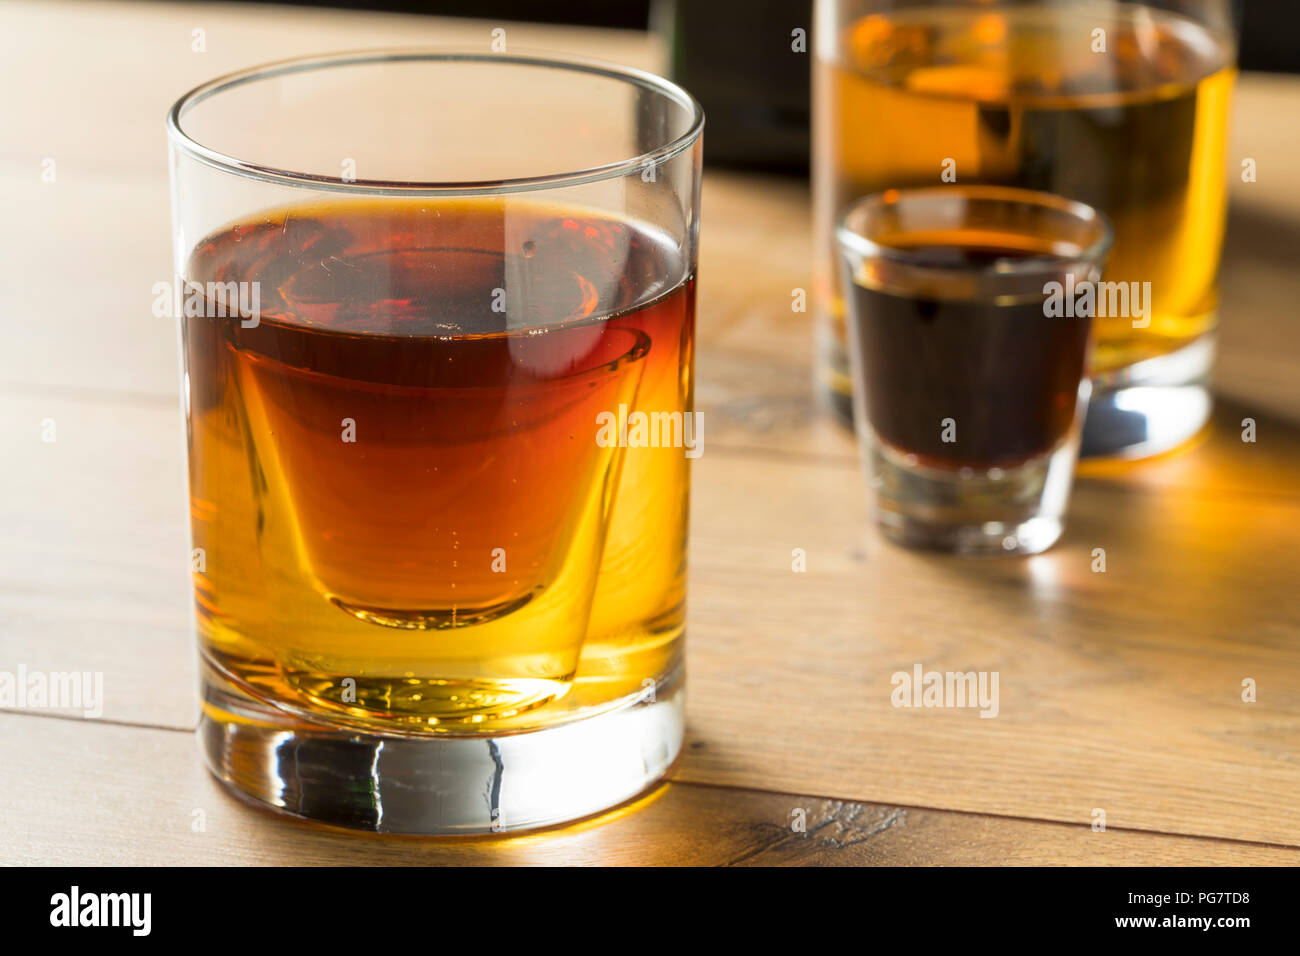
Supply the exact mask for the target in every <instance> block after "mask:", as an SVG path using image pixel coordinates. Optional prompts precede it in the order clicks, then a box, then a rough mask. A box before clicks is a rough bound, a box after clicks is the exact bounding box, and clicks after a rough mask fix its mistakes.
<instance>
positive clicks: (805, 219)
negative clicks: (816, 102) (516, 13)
mask: <svg viewBox="0 0 1300 956" xmlns="http://www.w3.org/2000/svg"><path fill="white" fill-rule="evenodd" d="M498 25H499V24H491V23H486V22H479V21H443V20H433V19H411V18H405V17H398V16H389V15H371V14H359V13H326V12H321V11H305V10H290V9H287V8H262V7H253V6H247V7H246V6H223V5H198V4H196V5H183V6H182V5H168V4H124V3H86V4H70V3H69V4H65V3H21V4H4V5H0V51H2V52H3V56H2V57H0V115H3V116H4V117H5V122H4V125H3V126H0V209H3V210H4V211H5V213H6V214H7V215H6V217H5V222H6V228H4V229H3V230H0V270H3V271H2V273H0V342H3V345H0V450H2V451H3V466H2V467H0V670H10V671H12V670H13V669H15V668H16V667H17V666H18V665H19V664H22V665H23V666H26V667H28V668H30V669H38V670H46V671H60V670H82V671H84V670H91V671H102V672H103V673H104V680H105V695H106V702H105V711H104V715H103V717H102V718H101V719H99V720H95V721H83V720H78V719H70V718H68V717H66V716H61V715H55V714H51V713H48V712H33V713H22V714H17V713H9V714H0V768H2V769H0V862H5V863H51V862H62V863H76V864H96V863H117V862H138V863H195V864H199V863H252V864H273V863H322V864H331V863H365V862H375V863H414V864H419V863H426V864H428V863H437V864H456V865H473V864H481V863H489V864H490V863H607V864H632V863H649V864H666V863H699V864H718V865H756V864H771V865H786V864H826V865H836V864H960V863H980V864H998V863H1104V864H1136V863H1209V864H1220V863H1273V864H1277V863H1281V864H1288V865H1294V864H1295V863H1297V862H1300V849H1296V848H1297V847H1300V808H1298V807H1297V801H1296V799H1295V797H1296V794H1297V793H1300V602H1297V595H1298V594H1300V587H1297V585H1298V583H1300V570H1298V569H1300V561H1298V560H1297V559H1298V558H1300V547H1298V546H1297V536H1298V534H1300V375H1297V374H1296V371H1295V370H1296V368H1297V362H1298V361H1300V318H1298V317H1297V310H1298V308H1300V305H1298V304H1300V269H1297V267H1296V266H1297V249H1300V241H1297V240H1298V239H1300V193H1298V192H1297V190H1296V187H1295V185H1294V184H1295V182H1297V181H1300V142H1297V133H1296V129H1297V127H1296V124H1295V122H1294V116H1295V114H1296V108H1297V106H1298V105H1300V80H1296V79H1292V78H1285V77H1266V76H1252V75H1246V76H1244V77H1243V78H1242V80H1241V82H1240V85H1239V90H1238V96H1237V102H1236V105H1235V108H1234V109H1235V120H1234V129H1235V133H1234V138H1233V141H1232V144H1231V146H1230V162H1229V167H1230V168H1233V167H1235V165H1236V164H1237V158H1238V157H1245V156H1249V157H1252V158H1255V159H1256V161H1257V164H1258V169H1259V177H1258V181H1257V182H1255V183H1241V182H1234V183H1233V186H1232V203H1233V205H1232V213H1231V216H1230V223H1229V237H1228V243H1227V251H1226V254H1225V259H1224V267H1223V277H1222V285H1223V319H1222V328H1221V338H1220V345H1221V350H1220V358H1219V362H1218V367H1217V372H1216V376H1217V377H1216V382H1215V387H1216V392H1217V393H1218V396H1219V399H1218V404H1217V406H1216V413H1215V417H1214V420H1213V422H1212V424H1211V426H1210V427H1209V428H1208V429H1206V431H1205V432H1204V433H1203V434H1202V435H1201V436H1199V437H1198V438H1197V439H1196V440H1194V441H1192V442H1190V443H1188V445H1187V446H1185V447H1183V448H1181V449H1178V450H1177V451H1175V452H1173V453H1170V454H1167V455H1164V456H1161V457H1160V458H1158V459H1154V460H1151V461H1147V462H1141V463H1136V464H1133V463H1124V464H1119V463H1089V464H1087V465H1085V466H1084V467H1083V469H1082V471H1081V475H1080V480H1079V482H1078V484H1077V486H1076V491H1075V497H1074V501H1073V507H1072V513H1071V519H1070V525H1069V527H1068V529H1067V532H1066V535H1065V537H1064V539H1063V540H1062V542H1061V543H1060V544H1059V545H1058V546H1057V547H1056V548H1055V549H1053V550H1052V551H1051V552H1049V553H1048V554H1045V555H1040V556H1037V557H1033V558H1027V559H1013V560H993V561H962V560H957V559H949V558H942V557H935V556H929V555H921V554H914V553H910V552H907V551H903V550H900V549H898V548H895V547H892V546H890V545H888V544H887V543H885V542H883V541H882V540H881V539H880V538H879V537H878V536H877V535H876V534H875V532H874V531H873V530H872V529H871V527H870V525H869V524H868V521H867V507H866V497H865V486H864V482H863V480H862V478H861V475H860V473H859V470H858V464H857V455H856V450H855V448H854V444H853V441H852V439H851V436H850V435H848V434H847V433H846V432H845V431H844V430H843V429H842V428H841V427H840V426H839V425H838V424H836V423H835V422H834V421H833V420H832V419H831V418H830V416H829V415H828V413H827V412H826V411H825V410H824V409H823V408H822V407H821V405H820V403H819V401H818V399H817V398H816V395H815V392H814V390H813V387H812V381H811V358H812V351H813V349H812V330H811V320H810V316H809V315H808V314H801V313H796V312H793V311H792V309H791V302H792V296H793V293H794V290H796V289H800V288H802V289H807V288H809V286H810V265H811V263H810V256H811V245H810V223H809V208H808V193H807V187H806V185H805V184H802V183H798V182H792V181H789V180H777V179H768V178H764V177H756V176H743V175H737V174H724V173H717V172H710V173H709V174H707V175H706V179H705V192H704V211H703V228H702V248H701V269H700V277H701V278H700V301H699V335H700V338H699V359H698V391H697V399H698V407H699V408H700V409H701V410H702V411H703V412H704V414H705V420H706V423H707V431H706V447H705V454H704V455H703V456H702V457H701V458H700V459H699V460H698V462H697V464H696V470H695V473H694V493H693V502H692V509H693V512H692V521H693V526H692V540H691V581H690V603H689V638H688V672H689V704H688V745H687V750H686V753H685V755H684V757H683V758H682V760H681V762H680V763H679V765H678V768H677V770H676V772H675V775H674V778H673V782H672V783H670V784H669V785H667V786H666V787H663V788H661V789H660V790H659V791H656V792H655V793H654V794H652V795H651V796H649V797H647V798H645V799H643V800H641V801H640V802H639V803H637V804H635V805H633V806H632V807H629V808H622V809H620V810H618V811H615V812H612V813H610V814H606V815H605V816H603V817H601V818H598V819H596V820H592V821H587V822H584V823H582V824H579V825H577V826H574V827H570V828H566V829H564V830H558V831H550V832H546V833H541V834H535V835H530V836H525V837H517V838H511V839H506V840H498V841H490V840H489V841H484V840H476V841H463V840H462V841H454V842H438V841H430V840H417V839H411V838H380V837H371V836H361V835H356V834H348V833H343V832H339V831H331V830H326V829H322V828H316V827H311V826H308V825H305V824H301V823H296V822H290V821H286V820H283V819H280V818H276V817H274V816H272V815H270V814H268V813H265V812H262V811H259V810H255V809H252V808H250V807H248V806H246V805H245V804H243V803H241V802H239V801H237V800H235V799H234V798H232V797H229V796H228V795H227V794H226V793H225V792H224V791H222V790H221V788H220V787H219V786H218V785H217V784H216V783H215V782H214V781H212V780H211V779H210V778H209V777H208V775H207V774H206V772H205V771H204V770H203V769H202V767H201V764H200V761H199V757H198V752H197V748H196V746H195V743H194V740H193V737H192V734H191V733H190V731H192V729H193V727H194V724H195V716H196V713H195V706H196V705H195V695H194V689H195V682H196V679H195V669H194V660H195V651H194V647H193V641H192V636H191V632H190V621H189V614H190V606H189V593H188V586H189V585H188V575H187V565H186V559H187V554H186V546H187V545H186V533H185V520H186V512H185V493H184V463H183V458H182V450H183V446H182V430H181V419H180V411H179V407H178V401H177V372H176V341H175V339H176V333H175V328H174V326H173V324H172V323H171V321H170V320H166V319H158V318H155V317H154V316H153V315H152V314H151V312H150V306H151V303H152V298H153V296H152V294H151V288H152V285H153V283H155V282H157V281H160V280H163V279H167V278H169V277H170V275H171V263H170V255H171V252H170V242H169V228H170V225H169V222H170V220H169V212H168V196H167V180H166V150H165V140H164V136H163V132H162V118H163V115H164V113H165V111H166V108H167V107H168V105H170V103H171V101H172V100H173V99H175V97H176V96H177V95H179V94H180V93H181V92H183V91H184V90H185V89H188V88H189V87H191V86H193V85H195V84H197V83H198V82H200V81H202V80H204V79H207V78H210V77H212V76H215V75H218V74H220V73H223V72H226V71H229V70H232V69H236V68H240V67H244V66H247V65H250V64H253V63H256V62H260V61H265V60H271V59H277V58H282V57H286V56H291V55H296V54H300V53H307V52H321V51H327V50H332V49H343V48H355V47H366V46H382V45H386V44H395V43H397V44H405V45H409V44H415V43H457V44H466V43H468V44H473V43H480V44H483V45H486V43H487V38H488V37H489V35H490V34H489V31H490V30H491V28H492V27H493V26H498ZM505 26H507V29H508V33H509V36H510V37H511V42H512V43H517V44H518V45H519V46H529V47H534V48H542V49H551V50H560V51H567V52H573V53H582V54H587V55H595V56H600V57H602V58H605V59H610V60H616V61H621V62H625V63H630V64H632V65H637V66H643V67H649V68H652V69H657V68H660V67H661V63H662V59H661V51H660V49H659V48H658V46H657V44H656V42H655V41H654V39H653V38H650V37H647V36H644V35H640V34H635V33H631V32H613V31H596V30H572V29H559V28H553V27H537V26H529V25H522V24H521V25H515V24H508V25H505ZM196 28H202V29H204V30H205V35H206V43H207V52H206V53H203V54H196V53H193V52H192V51H191V49H190V45H191V34H192V30H193V29H196ZM1288 117H1289V119H1288ZM706 142H707V133H706ZM49 158H53V159H54V160H55V162H56V164H57V170H58V175H57V181H56V182H54V183H43V182H42V180H41V171H42V161H43V160H44V159H49ZM1244 418H1253V419H1255V421H1256V423H1257V430H1258V440H1257V441H1256V442H1254V443H1250V444H1248V443H1243V442H1242V441H1241V439H1240V432H1241V421H1242V420H1243V419H1244ZM51 421H52V422H53V423H54V427H55V430H56V436H57V437H56V440H55V441H52V442H50V441H43V440H42V437H43V435H42V433H43V431H45V430H47V426H48V423H49V422H51ZM796 548H800V549H803V550H804V552H805V553H806V555H807V570H806V571H805V572H796V571H794V570H792V563H791V562H792V552H793V550H794V549H796ZM1096 548H1104V549H1105V552H1106V557H1107V569H1106V571H1105V572H1104V573H1097V572H1095V571H1094V570H1093V552H1094V549H1096ZM916 664H921V665H923V666H924V667H925V668H927V669H934V670H941V671H944V670H960V671H967V670H977V671H983V670H987V671H997V672H998V673H999V675H1000V698H1001V701H1000V712H999V714H998V716H997V718H996V719H990V720H985V719H981V718H979V716H978V715H977V714H976V713H974V712H972V711H969V710H966V711H954V710H912V709H899V708H895V707H892V706H891V704H890V691H891V684H890V675H891V674H892V673H894V672H895V671H899V670H904V671H910V670H911V669H912V667H913V666H914V665H916ZM1246 679H1251V680H1253V681H1254V682H1255V684H1256V687H1257V694H1258V696H1257V699H1256V701H1255V702H1253V703H1246V702H1244V701H1243V700H1242V681H1243V680H1246ZM196 809H197V810H202V811H203V819H204V820H205V829H204V830H203V831H201V832H195V831H194V829H193V821H194V813H193V811H195V810H196ZM798 809H803V810H804V811H805V817H806V819H807V821H808V824H807V833H806V834H799V833H796V832H794V831H793V830H792V829H791V821H792V813H793V812H794V811H796V810H798ZM1097 809H1102V810H1104V811H1105V815H1106V821H1107V831H1106V832H1104V833H1094V832H1093V831H1092V830H1091V828H1090V824H1091V821H1092V819H1093V815H1094V811H1095V810H1097Z"/></svg>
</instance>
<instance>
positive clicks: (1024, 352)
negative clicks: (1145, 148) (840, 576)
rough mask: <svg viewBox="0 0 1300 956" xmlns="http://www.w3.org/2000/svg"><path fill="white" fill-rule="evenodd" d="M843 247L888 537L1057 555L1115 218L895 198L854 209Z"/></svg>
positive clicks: (931, 195) (965, 198) (861, 394)
mask: <svg viewBox="0 0 1300 956" xmlns="http://www.w3.org/2000/svg"><path fill="white" fill-rule="evenodd" d="M837 240H838V245H839V249H840V255H841V256H842V264H843V266H844V269H843V274H844V296H845V302H846V304H847V318H848V334H849V344H850V348H849V356H850V365H851V369H852V375H853V382H854V401H855V406H856V407H855V413H856V419H855V421H856V427H857V431H858V435H859V440H860V447H861V450H862V454H863V458H864V463H865V467H866V471H867V474H868V476H869V482H870V485H871V488H872V490H873V491H874V499H875V513H876V519H877V521H878V523H879V525H880V527H881V529H882V530H883V532H884V534H885V535H886V536H887V537H888V538H890V539H892V540H894V541H897V542H899V543H902V544H905V545H910V546H915V547H923V548H931V549H936V550H940V551H947V552H955V553H959V554H1036V553H1038V552H1040V551H1043V550H1045V549H1047V548H1049V547H1050V546H1051V545H1052V544H1053V543H1054V542H1055V541H1056V540H1057V538H1059V537H1060V535H1061V532H1062V530H1063V528H1064V522H1065V514H1066V507H1067V504H1068V501H1069V495H1070V486H1071V482H1072V478H1073V472H1074V464H1075V460H1076V458H1077V456H1078V451H1079V437H1080V431H1081V426H1082V422H1083V416H1084V412H1085V410H1086V407H1087V401H1088V396H1089V393H1090V390H1091V386H1090V382H1089V380H1088V377H1087V368H1088V360H1089V357H1090V349H1091V338H1090V335H1091V325H1092V315H1093V312H1094V310H1095V302H1096V297H1097V296H1098V295H1101V294H1105V289H1104V288H1103V287H1102V286H1101V285H1100V283H1099V281H1098V280H1099V277H1100V274H1101V268H1102V265H1103V263H1104V259H1105V256H1106V252H1107V250H1108V249H1109V246H1110V241H1111V231H1110V226H1109V224H1108V223H1107V221H1106V219H1105V217H1104V216H1102V215H1101V214H1100V213H1099V212H1097V211H1096V210H1094V209H1092V208H1091V207H1089V206H1086V205H1084V204H1082V203H1078V202H1073V201H1071V200H1067V199H1063V198H1061V197H1059V196H1054V195H1051V194H1048V193H1041V192H1033V191H1029V190H1021V189H1012V188H1004V187H998V186H945V187H937V188H923V189H914V190H888V191H886V192H882V193H876V194H873V195H871V196H867V197H865V198H863V199H861V200H859V201H858V202H856V203H854V204H853V205H852V206H850V207H849V208H848V210H847V211H846V212H845V214H844V216H843V217H842V219H841V221H840V225H839V227H838V229H837Z"/></svg>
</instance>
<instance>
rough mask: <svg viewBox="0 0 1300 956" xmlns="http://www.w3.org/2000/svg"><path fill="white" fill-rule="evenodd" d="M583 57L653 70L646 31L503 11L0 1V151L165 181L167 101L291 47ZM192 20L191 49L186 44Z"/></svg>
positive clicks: (658, 50)
mask: <svg viewBox="0 0 1300 956" xmlns="http://www.w3.org/2000/svg"><path fill="white" fill-rule="evenodd" d="M494 29H504V30H505V40H506V47H507V50H508V51H528V50H533V51H547V52H554V53H571V54H579V55H587V56H595V57H599V58H602V59H606V60H612V61H614V62H618V63H624V64H627V65H629V66H637V67H643V68H646V69H652V70H657V69H660V68H661V65H662V63H663V52H662V45H661V44H660V43H659V42H658V40H657V38H656V37H655V36H654V35H653V34H648V33H641V32H638V31H632V30H608V29H596V28H580V27H565V26H549V25H544V24H534V23H515V22H506V21H488V20H467V19H454V18H449V17H425V16H413V15H407V14H392V13H366V12H361V11H342V10H323V9H313V8H304V7H300V8H293V7H283V6H275V5H270V4H265V5H264V4H258V5H250V4H223V3H141V2H135V3H123V2H115V3H111V4H110V3H101V2H96V0H83V2H76V3H69V2H57V3H55V2H49V0H38V2H26V3H6V4H4V5H3V6H0V50H2V51H3V54H4V55H3V57H2V58H0V62H2V63H3V67H0V73H2V75H3V76H4V77H5V80H6V83H5V85H4V86H3V87H0V110H3V115H4V116H5V126H4V130H3V133H0V157H6V158H13V159H21V160H24V161H26V162H28V163H29V164H30V165H31V166H33V167H34V168H35V169H36V170H37V171H38V172H39V168H40V160H41V159H44V158H47V157H53V158H54V159H55V160H56V162H57V165H58V168H59V169H60V170H62V171H64V172H65V173H66V175H68V176H69V177H71V178H74V179H75V178H76V177H77V175H78V173H79V171H80V170H83V169H87V168H99V169H106V168H107V169H122V168H127V169H143V170H147V171H149V172H151V173H154V174H158V175H159V176H161V181H162V182H163V183H164V185H165V183H166V171H167V145H166V137H165V134H164V132H163V120H164V118H165V116H166V114H167V110H168V109H170V108H171V105H172V104H173V103H174V102H175V101H176V100H177V99H179V98H180V96H181V95H182V94H183V93H185V92H187V91H188V90H190V89H193V88H194V87H196V86H198V85H199V84H200V83H205V82H207V81H208V80H211V79H213V78H215V77H218V76H222V75H224V74H226V73H230V72H233V71H235V70H242V69H245V68H247V67H251V66H257V65H258V64H262V63H271V62H274V61H276V60H284V59H289V58H291V57H297V56H311V55H318V54H322V53H331V52H336V51H339V50H357V49H374V48H379V47H389V46H402V47H413V46H445V47H454V48H460V49H466V50H470V49H472V50H478V51H482V52H490V51H491V43H492V31H493V30H494ZM196 30H197V31H202V34H201V39H202V46H203V49H202V50H201V51H200V50H197V49H196V40H197V39H198V37H197V36H196V34H195V31H196Z"/></svg>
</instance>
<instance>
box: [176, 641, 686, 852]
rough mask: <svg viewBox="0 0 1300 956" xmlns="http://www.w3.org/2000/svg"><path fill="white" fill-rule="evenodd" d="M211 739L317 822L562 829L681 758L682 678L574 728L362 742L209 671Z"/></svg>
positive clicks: (203, 736)
mask: <svg viewBox="0 0 1300 956" xmlns="http://www.w3.org/2000/svg"><path fill="white" fill-rule="evenodd" d="M202 679H203V683H204V686H203V701H204V703H203V717H202V720H201V722H200V725H199V739H200V742H201V746H202V748H203V754H204V758H205V760H206V761H207V764H208V767H209V769H211V770H212V772H213V773H214V774H215V775H216V776H217V777H218V778H219V779H220V780H221V781H222V782H223V783H225V784H226V785H227V786H228V787H230V788H231V789H233V790H235V791H237V792H238V793H240V794H241V795H243V796H245V797H248V798H250V799H252V800H254V801H256V802H258V803H261V804H264V805H266V806H268V807H271V808H274V809H276V810H280V811H283V812H285V813H289V814H292V815H294V816H298V817H304V818H307V819H310V820H314V821H316V822H319V823H326V824H332V825H334V826H342V827H351V828H354V829H361V830H372V831H378V832H385V833H410V834H447V835H451V834H456V835H472V834H484V833H504V832H515V831H519V830H529V829H534V828H537V827H546V826H554V825H556V824H560V823H565V822H568V821H571V820H576V819H579V818H581V817H586V816H590V815H592V814H595V813H599V812H601V811H602V810H607V809H609V808H610V807H613V806H617V805H618V804H620V803H623V802H625V801H627V800H630V799H631V798H633V797H635V796H637V795H638V794H640V793H641V792H643V791H644V790H646V789H647V788H649V787H651V786H652V785H653V784H654V783H655V782H657V781H658V780H659V779H660V778H661V777H663V775H664V774H665V773H667V772H668V770H669V768H670V767H671V766H672V764H673V762H674V761H675V760H676V759H677V755H678V754H679V752H680V751H681V746H682V736H683V731H684V693H683V681H682V679H681V676H680V674H677V675H673V676H672V677H670V678H669V679H666V680H664V681H662V682H661V683H660V684H659V685H658V686H657V687H655V688H654V689H653V692H651V691H650V690H649V689H647V691H646V692H645V693H643V694H641V695H639V696H638V697H637V698H635V699H631V700H627V701H624V702H623V703H621V704H620V705H617V706H615V707H613V708H611V709H609V710H606V711H602V712H600V713H598V714H596V715H594V716H591V717H587V718H584V719H581V720H575V721H573V722H572V723H568V724H563V725H560V726H557V727H551V728H547V729H544V730H538V731H533V732H530V733H518V734H508V735H497V736H471V735H462V736H453V735H444V734H438V735H434V734H424V735H413V734H412V735H387V734H374V733H358V732H355V731H351V730H347V729H345V728H340V727H334V726H331V725H330V724H327V723H316V722H309V721H305V720H302V719H300V718H298V717H296V716H294V715H292V714H289V713H287V712H285V711H281V710H279V709H278V708H276V707H273V706H271V705H270V704H268V703H266V702H264V701H261V700H259V699H256V698H254V697H252V696H250V695H249V694H247V693H245V692H244V691H243V690H241V689H240V688H238V687H237V686H235V685H233V684H231V683H230V682H229V681H228V680H227V679H226V678H225V677H224V676H223V675H222V674H221V673H220V672H218V671H216V670H215V669H213V668H212V667H210V666H208V665H206V664H205V665H203V678H202Z"/></svg>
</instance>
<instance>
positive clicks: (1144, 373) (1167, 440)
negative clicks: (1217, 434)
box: [1080, 334, 1214, 458]
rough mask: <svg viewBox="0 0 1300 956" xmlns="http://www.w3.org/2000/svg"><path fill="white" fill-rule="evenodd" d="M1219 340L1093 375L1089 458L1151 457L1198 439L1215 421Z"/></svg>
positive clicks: (1086, 435) (1086, 442) (1086, 429)
mask: <svg viewBox="0 0 1300 956" xmlns="http://www.w3.org/2000/svg"><path fill="white" fill-rule="evenodd" d="M1213 364H1214V336H1213V335H1212V334H1210V335H1203V336H1201V337H1200V338H1199V339H1196V340H1195V341H1194V342H1192V343H1191V344H1190V345H1185V346H1183V347H1182V348H1180V349H1179V350H1178V351H1176V352H1169V353H1167V354H1165V355H1161V356H1158V357H1156V358H1150V359H1145V360H1143V361H1141V362H1137V363H1136V364H1134V365H1129V366H1126V367H1125V368H1120V369H1115V370H1113V371H1109V372H1100V373H1098V374H1097V375H1095V376H1094V377H1093V380H1092V381H1093V389H1092V402H1091V403H1090V404H1089V405H1088V417H1087V419H1086V420H1085V421H1084V425H1083V447H1082V449H1081V451H1080V454H1081V455H1082V456H1083V457H1085V458H1089V457H1094V458H1095V457H1118V458H1146V457H1148V456H1150V455H1158V454H1160V453H1161V452H1164V451H1168V450H1169V449H1171V448H1173V447H1174V446H1176V445H1180V444H1182V443H1183V442H1185V441H1186V440H1187V439H1189V438H1191V437H1192V436H1193V435H1195V434H1196V433H1197V432H1198V431H1200V430H1201V428H1202V427H1203V426H1204V425H1205V423H1206V422H1207V421H1208V420H1209V418H1210V411H1211V409H1212V406H1213V402H1212V399H1211V397H1210V387H1209V378H1210V368H1211V366H1213Z"/></svg>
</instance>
